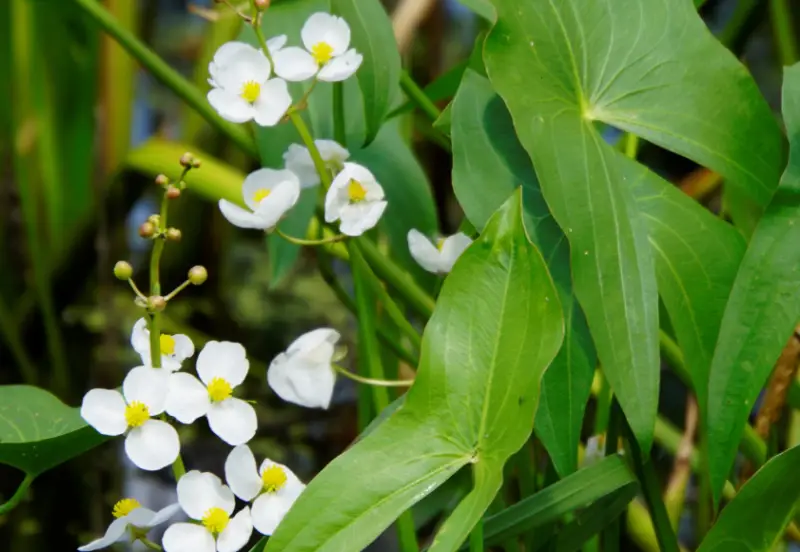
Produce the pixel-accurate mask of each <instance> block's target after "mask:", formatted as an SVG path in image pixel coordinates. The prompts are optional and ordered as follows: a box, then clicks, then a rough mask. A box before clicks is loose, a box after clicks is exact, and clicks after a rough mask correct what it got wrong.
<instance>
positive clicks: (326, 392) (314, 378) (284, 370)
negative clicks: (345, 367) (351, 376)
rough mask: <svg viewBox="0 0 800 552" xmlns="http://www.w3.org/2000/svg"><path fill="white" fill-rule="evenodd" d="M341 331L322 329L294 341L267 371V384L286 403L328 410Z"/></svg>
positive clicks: (274, 360)
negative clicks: (333, 363) (336, 348)
mask: <svg viewBox="0 0 800 552" xmlns="http://www.w3.org/2000/svg"><path fill="white" fill-rule="evenodd" d="M340 337H341V336H340V335H339V332H337V331H336V330H332V329H330V328H320V329H318V330H314V331H311V332H308V333H306V334H303V335H301V336H300V337H298V338H297V339H295V340H294V341H293V342H292V343H291V345H289V348H288V349H286V352H284V353H281V354H279V355H278V356H276V357H275V358H274V359H273V360H272V362H271V363H270V365H269V368H268V369H267V382H268V383H269V386H270V387H271V388H272V390H273V391H275V393H276V394H277V395H278V396H279V397H280V398H282V399H283V400H285V401H289V402H292V403H295V404H299V405H300V406H306V407H309V408H328V406H330V404H331V397H332V396H333V386H334V384H335V383H336V372H335V371H334V369H333V367H332V366H331V363H332V362H333V357H334V353H335V346H336V343H337V342H338V341H339V339H340Z"/></svg>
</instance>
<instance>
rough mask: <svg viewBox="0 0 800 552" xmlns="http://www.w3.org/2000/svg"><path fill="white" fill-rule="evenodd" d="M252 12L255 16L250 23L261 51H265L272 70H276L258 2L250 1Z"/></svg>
mask: <svg viewBox="0 0 800 552" xmlns="http://www.w3.org/2000/svg"><path fill="white" fill-rule="evenodd" d="M250 11H251V12H252V14H253V16H252V17H251V19H250V23H251V24H252V26H253V31H255V33H256V38H257V39H258V45H259V46H261V49H262V50H263V51H264V55H265V56H267V59H268V60H269V64H270V65H271V66H272V69H273V70H275V63H274V62H273V61H272V54H270V53H269V48H267V39H265V38H264V31H262V30H261V11H260V10H259V9H258V7H257V6H256V0H250Z"/></svg>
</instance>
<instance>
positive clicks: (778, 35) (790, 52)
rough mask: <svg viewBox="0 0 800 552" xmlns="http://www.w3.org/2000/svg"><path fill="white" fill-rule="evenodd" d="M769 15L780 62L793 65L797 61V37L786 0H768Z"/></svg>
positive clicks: (784, 64)
mask: <svg viewBox="0 0 800 552" xmlns="http://www.w3.org/2000/svg"><path fill="white" fill-rule="evenodd" d="M769 15H770V19H771V21H772V28H773V31H774V33H775V42H776V43H777V46H778V54H779V55H780V58H781V64H782V65H783V66H789V65H794V64H795V62H797V37H796V36H795V31H794V25H793V23H792V11H791V9H790V8H789V3H788V2H787V0H770V2H769Z"/></svg>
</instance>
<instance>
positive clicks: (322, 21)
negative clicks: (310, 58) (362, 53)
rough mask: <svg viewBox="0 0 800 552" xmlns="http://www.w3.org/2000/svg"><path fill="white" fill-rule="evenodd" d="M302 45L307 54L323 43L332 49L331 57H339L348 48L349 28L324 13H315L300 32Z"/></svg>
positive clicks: (341, 20) (337, 18)
mask: <svg viewBox="0 0 800 552" xmlns="http://www.w3.org/2000/svg"><path fill="white" fill-rule="evenodd" d="M300 36H301V38H302V39H303V45H304V46H305V47H306V50H308V51H309V52H310V51H311V50H312V48H314V45H315V44H318V43H320V42H325V43H326V44H328V45H329V46H330V47H331V48H333V55H334V56H338V55H341V54H343V53H344V52H345V50H347V47H348V46H350V27H349V26H348V25H347V22H346V21H345V20H344V19H343V18H341V17H336V16H335V15H331V14H329V13H325V12H317V13H315V14H312V15H311V17H309V18H308V19H307V20H306V22H305V25H303V29H302V30H301V31H300Z"/></svg>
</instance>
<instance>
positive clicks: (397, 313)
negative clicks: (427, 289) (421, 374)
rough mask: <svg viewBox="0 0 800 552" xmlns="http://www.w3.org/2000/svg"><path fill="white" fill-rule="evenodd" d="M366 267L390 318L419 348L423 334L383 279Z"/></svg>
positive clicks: (373, 286)
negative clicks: (410, 319) (410, 320)
mask: <svg viewBox="0 0 800 552" xmlns="http://www.w3.org/2000/svg"><path fill="white" fill-rule="evenodd" d="M365 269H366V270H368V271H369V274H368V275H369V278H368V281H369V283H370V286H371V287H372V292H373V293H374V294H375V297H376V299H377V300H378V302H379V303H381V304H382V305H383V307H384V309H385V310H386V314H387V315H388V316H389V319H390V320H391V321H392V322H394V324H395V325H396V326H397V327H398V329H399V330H400V331H401V332H403V334H404V335H405V336H406V337H407V338H408V340H409V341H411V344H412V345H413V346H414V347H415V348H416V349H417V350H419V349H420V348H421V347H422V336H420V335H419V332H418V331H417V330H416V329H415V328H414V326H413V325H411V322H409V321H408V318H406V315H405V313H403V311H402V310H401V309H400V307H399V306H398V305H397V303H395V301H394V299H392V296H391V295H389V292H387V291H386V288H384V287H383V285H382V284H381V281H380V280H379V279H378V277H377V276H375V273H374V272H372V270H371V269H370V268H369V266H367V265H365Z"/></svg>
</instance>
